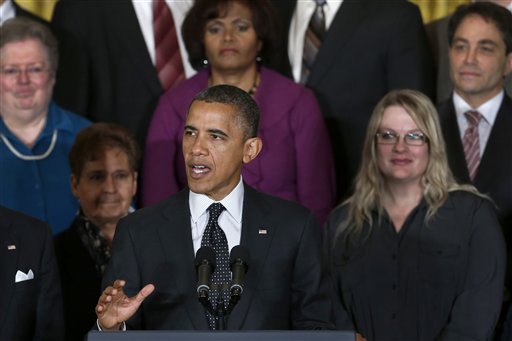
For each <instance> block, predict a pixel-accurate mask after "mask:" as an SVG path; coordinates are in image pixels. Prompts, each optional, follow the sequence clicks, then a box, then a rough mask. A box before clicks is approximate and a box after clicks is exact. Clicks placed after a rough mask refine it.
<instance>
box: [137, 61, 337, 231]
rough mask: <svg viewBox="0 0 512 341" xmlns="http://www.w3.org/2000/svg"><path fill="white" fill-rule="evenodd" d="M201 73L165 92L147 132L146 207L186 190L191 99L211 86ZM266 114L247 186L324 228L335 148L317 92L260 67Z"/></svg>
mask: <svg viewBox="0 0 512 341" xmlns="http://www.w3.org/2000/svg"><path fill="white" fill-rule="evenodd" d="M208 77H209V70H207V69H205V70H202V71H200V72H199V73H198V74H196V75H195V76H194V77H192V78H190V79H188V80H186V81H184V82H183V83H182V84H180V85H178V87H176V88H174V89H173V90H171V91H168V92H167V93H165V94H164V95H163V96H162V97H161V98H160V102H159V104H158V106H157V108H156V111H155V113H154V114H153V118H152V120H151V124H150V127H149V130H148V135H147V140H146V147H145V152H144V164H143V170H142V205H143V206H148V205H152V204H155V203H157V202H159V201H161V200H163V199H165V198H167V197H168V196H170V195H172V194H175V193H177V192H178V191H179V190H180V189H182V188H184V187H186V186H187V179H186V175H185V164H184V160H183V152H182V146H181V142H182V138H183V130H184V126H185V119H186V115H187V110H188V106H189V105H190V102H191V101H192V98H193V97H194V96H195V95H196V94H197V93H198V92H200V91H201V90H203V89H205V88H206V87H207V86H208ZM255 100H256V102H257V103H258V105H259V107H260V111H261V116H260V127H259V134H258V135H259V136H260V137H261V139H262V140H263V149H262V151H261V153H260V154H259V155H258V157H256V159H255V160H253V161H252V162H251V163H249V164H244V167H243V169H242V176H243V179H244V181H245V182H246V183H247V184H248V185H250V186H252V187H254V188H256V189H258V190H260V191H262V192H266V193H268V194H272V195H275V196H278V197H281V198H284V199H289V200H293V201H297V202H299V203H301V204H302V205H304V206H306V207H307V208H309V209H310V210H311V211H313V213H315V215H316V216H317V217H318V219H319V221H320V222H321V223H322V224H323V222H324V221H325V219H326V217H327V215H328V214H329V212H330V211H331V209H332V208H333V206H334V204H335V202H334V201H335V175H334V164H333V158H332V152H331V146H330V142H329V138H328V134H327V130H326V128H325V124H324V121H323V118H322V114H321V112H320V107H319V105H318V103H317V101H316V99H315V97H314V95H313V92H312V91H311V90H309V89H306V88H304V87H303V86H300V85H297V84H295V83H294V82H293V81H291V80H289V79H288V78H286V77H284V76H281V75H280V74H278V73H276V72H274V71H272V70H270V69H267V68H265V67H262V68H261V82H260V85H259V87H258V91H257V92H256V97H255Z"/></svg>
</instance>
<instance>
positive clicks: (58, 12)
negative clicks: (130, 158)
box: [51, 0, 194, 146]
mask: <svg viewBox="0 0 512 341" xmlns="http://www.w3.org/2000/svg"><path fill="white" fill-rule="evenodd" d="M167 5H168V6H170V8H172V16H173V18H174V23H175V29H176V33H177V37H178V42H181V37H180V36H181V34H180V33H181V30H180V27H181V23H182V21H183V19H184V17H185V15H186V13H187V11H188V9H189V8H190V6H191V5H192V0H183V1H172V2H169V3H168V4H167ZM152 15H153V13H152V7H151V1H131V0H116V1H87V0H80V1H76V0H60V1H58V2H57V4H56V5H55V10H54V14H53V17H52V21H51V25H52V29H53V31H54V32H55V34H56V36H57V38H58V40H59V43H60V45H59V51H60V61H59V70H58V72H57V82H56V84H55V93H54V95H55V100H56V101H57V103H59V104H60V105H61V106H63V107H65V108H67V109H69V110H72V111H74V112H76V113H78V114H80V115H83V116H86V117H87V118H89V119H91V120H92V121H94V122H114V123H119V124H121V125H123V126H124V127H126V128H128V130H129V131H130V132H131V133H132V134H134V135H135V137H136V138H137V141H138V142H139V144H140V145H141V146H144V143H145V140H146V132H147V128H148V125H149V122H150V120H151V116H152V115H153V111H154V109H155V107H156V104H157V102H158V99H159V98H160V95H162V94H163V92H164V88H163V87H162V85H161V83H160V80H159V78H158V73H157V71H156V68H155V62H156V59H155V58H156V57H155V46H154V45H155V44H154V34H153V26H152V25H153V23H152ZM179 45H180V46H181V47H180V54H181V61H182V62H183V67H184V71H185V76H187V77H188V76H190V75H192V74H193V73H194V71H193V69H192V67H191V66H190V64H189V63H188V57H187V53H186V50H185V48H184V46H183V44H182V43H180V44H179Z"/></svg>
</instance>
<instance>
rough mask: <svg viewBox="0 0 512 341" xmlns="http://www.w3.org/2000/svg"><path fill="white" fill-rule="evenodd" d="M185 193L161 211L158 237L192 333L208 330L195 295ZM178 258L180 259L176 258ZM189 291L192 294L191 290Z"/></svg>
mask: <svg viewBox="0 0 512 341" xmlns="http://www.w3.org/2000/svg"><path fill="white" fill-rule="evenodd" d="M188 193H189V191H188V189H185V190H182V191H181V192H180V193H179V194H178V195H177V196H176V197H175V201H173V202H170V204H169V205H168V208H167V209H166V210H164V211H163V212H162V213H163V216H164V219H165V220H166V223H165V224H162V225H161V226H159V228H158V234H159V236H160V238H161V240H162V245H164V253H165V258H166V261H168V262H169V263H170V264H173V267H174V268H175V269H176V274H177V275H175V276H174V281H175V284H176V286H177V288H178V292H180V293H184V295H185V301H186V302H185V304H184V306H185V307H186V310H187V312H188V317H189V319H190V320H191V322H192V324H193V326H194V329H197V330H204V329H208V325H207V323H206V318H205V313H204V309H203V307H202V306H201V304H200V303H199V301H198V299H197V296H196V295H195V290H193V288H195V287H196V286H197V276H196V271H195V265H194V263H195V255H194V247H193V243H192V232H191V226H190V208H189V204H188ZM177 255H179V257H177ZM191 289H192V290H191Z"/></svg>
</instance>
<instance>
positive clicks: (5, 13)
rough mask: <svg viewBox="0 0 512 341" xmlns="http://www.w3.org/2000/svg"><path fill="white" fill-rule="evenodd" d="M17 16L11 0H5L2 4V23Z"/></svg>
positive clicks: (0, 21)
mask: <svg viewBox="0 0 512 341" xmlns="http://www.w3.org/2000/svg"><path fill="white" fill-rule="evenodd" d="M15 16H16V11H15V10H14V5H13V4H12V1H11V0H7V1H5V2H4V3H3V4H2V5H0V25H2V24H3V23H4V22H6V21H7V20H9V19H12V18H14V17H15Z"/></svg>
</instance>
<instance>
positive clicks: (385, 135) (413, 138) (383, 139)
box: [375, 130, 428, 146]
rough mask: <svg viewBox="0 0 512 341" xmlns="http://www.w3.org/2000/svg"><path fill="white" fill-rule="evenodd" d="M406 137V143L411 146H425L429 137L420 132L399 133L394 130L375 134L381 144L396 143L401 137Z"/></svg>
mask: <svg viewBox="0 0 512 341" xmlns="http://www.w3.org/2000/svg"><path fill="white" fill-rule="evenodd" d="M402 136H403V138H404V142H405V144H407V145H409V146H423V145H424V144H425V142H427V140H428V138H427V137H426V136H425V135H424V134H423V133H420V132H413V133H407V134H405V135H400V134H397V133H396V132H394V131H389V130H387V131H383V132H379V133H377V134H375V137H376V139H377V143H380V144H396V143H397V142H398V140H400V137H402Z"/></svg>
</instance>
